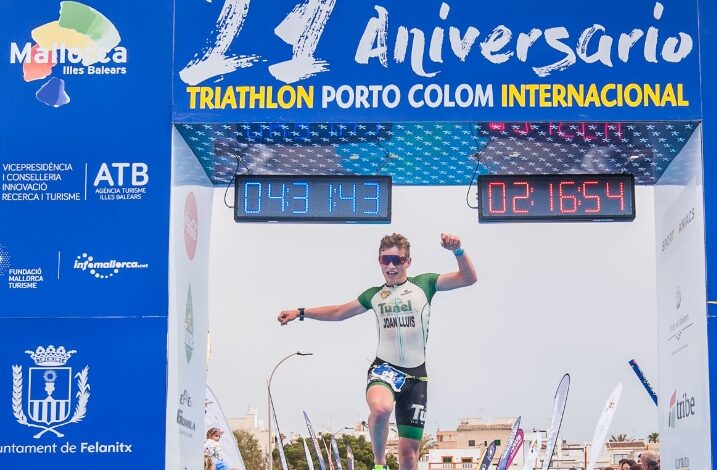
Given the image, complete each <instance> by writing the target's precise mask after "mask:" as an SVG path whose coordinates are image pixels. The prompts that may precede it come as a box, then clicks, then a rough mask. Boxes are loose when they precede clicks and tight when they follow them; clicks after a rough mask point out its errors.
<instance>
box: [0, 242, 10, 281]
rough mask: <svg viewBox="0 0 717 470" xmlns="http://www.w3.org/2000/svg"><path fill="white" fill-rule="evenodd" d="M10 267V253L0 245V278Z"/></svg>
mask: <svg viewBox="0 0 717 470" xmlns="http://www.w3.org/2000/svg"><path fill="white" fill-rule="evenodd" d="M9 267H10V253H8V252H7V250H6V249H5V247H4V246H2V245H0V276H4V275H5V273H6V272H7V268H9Z"/></svg>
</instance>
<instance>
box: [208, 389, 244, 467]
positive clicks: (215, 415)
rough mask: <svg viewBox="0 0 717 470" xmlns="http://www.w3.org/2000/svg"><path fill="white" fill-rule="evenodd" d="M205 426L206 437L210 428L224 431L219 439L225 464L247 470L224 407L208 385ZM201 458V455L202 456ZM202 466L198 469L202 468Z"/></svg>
mask: <svg viewBox="0 0 717 470" xmlns="http://www.w3.org/2000/svg"><path fill="white" fill-rule="evenodd" d="M203 424H204V425H203V426H202V431H204V434H205V435H206V431H208V430H209V428H219V429H221V431H222V433H223V434H222V437H221V439H219V445H220V446H221V448H222V451H223V453H224V458H223V462H224V463H225V464H226V465H227V466H228V467H229V468H231V469H233V470H234V469H236V470H245V469H246V467H245V466H244V460H243V459H242V457H241V452H239V448H238V447H237V441H236V439H235V438H234V433H233V432H232V427H231V426H230V425H229V421H227V417H226V415H225V414H224V411H223V410H222V406H221V405H220V404H219V400H218V399H217V396H216V394H215V393H214V391H212V389H211V388H210V387H209V385H207V387H206V396H205V400H204V423H203ZM200 456H201V455H200ZM201 467H202V465H200V466H199V467H197V468H201Z"/></svg>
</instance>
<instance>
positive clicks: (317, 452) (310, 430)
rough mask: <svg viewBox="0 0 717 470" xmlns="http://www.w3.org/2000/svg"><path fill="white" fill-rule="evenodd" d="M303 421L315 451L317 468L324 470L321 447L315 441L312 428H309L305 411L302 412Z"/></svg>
mask: <svg viewBox="0 0 717 470" xmlns="http://www.w3.org/2000/svg"><path fill="white" fill-rule="evenodd" d="M304 419H305V420H306V427H307V428H308V430H309V436H311V441H312V442H313V443H314V450H315V451H316V457H317V458H318V459H319V467H321V470H326V463H325V462H324V456H323V454H322V453H321V447H320V446H319V440H318V439H316V434H315V433H314V427H313V426H311V421H309V415H307V414H306V411H304Z"/></svg>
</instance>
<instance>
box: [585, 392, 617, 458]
mask: <svg viewBox="0 0 717 470" xmlns="http://www.w3.org/2000/svg"><path fill="white" fill-rule="evenodd" d="M621 394H622V383H619V384H617V386H616V387H615V388H614V389H613V391H612V393H611V394H610V397H608V399H607V403H605V407H604V408H603V410H602V414H601V415H600V419H599V420H598V424H597V427H596V428H595V433H594V434H593V443H592V445H591V446H590V461H589V463H588V466H587V468H586V470H592V469H593V468H595V464H596V463H597V459H598V457H599V456H600V453H601V451H602V446H603V445H605V439H606V438H607V431H608V429H610V423H612V418H613V416H614V415H615V410H616V409H617V404H618V402H619V401H620V395H621Z"/></svg>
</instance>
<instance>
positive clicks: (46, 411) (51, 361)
mask: <svg viewBox="0 0 717 470" xmlns="http://www.w3.org/2000/svg"><path fill="white" fill-rule="evenodd" d="M25 352H26V353H27V354H29V355H30V357H31V358H32V360H33V361H35V365H36V366H37V367H30V368H29V369H28V374H27V388H26V394H25V396H23V388H24V387H23V383H24V382H23V379H24V374H23V371H22V366H20V365H13V366H12V385H13V388H12V412H13V415H15V419H16V420H17V422H18V423H19V424H21V425H23V426H27V427H31V428H37V429H40V432H38V433H37V434H35V435H34V436H32V437H34V438H35V439H39V438H40V437H41V436H42V435H43V434H45V433H47V432H50V433H52V434H55V435H56V436H57V437H64V434H62V433H61V432H60V431H58V430H57V428H59V427H61V426H65V425H68V424H74V423H79V422H80V421H82V420H83V419H84V418H85V414H86V412H87V403H88V402H89V400H90V384H89V382H88V380H87V378H88V375H89V366H85V367H84V368H83V369H82V370H81V371H80V372H78V373H76V374H74V375H73V372H72V367H66V366H65V364H67V361H68V360H69V359H70V357H71V356H72V355H73V354H75V353H76V352H77V351H75V350H74V349H73V350H71V351H66V350H65V348H64V347H63V346H60V347H58V348H57V349H55V347H54V346H52V345H50V346H48V347H47V349H45V348H44V347H42V346H38V347H37V349H36V350H35V351H25ZM73 379H77V383H76V385H77V391H76V392H74V393H73V391H72V385H73V382H72V381H73ZM23 398H26V399H25V400H23ZM73 398H76V399H77V401H76V403H74V411H73V412H72V415H70V410H73ZM23 403H25V404H26V406H27V409H26V410H25V409H23ZM25 411H27V415H26V414H25Z"/></svg>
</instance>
